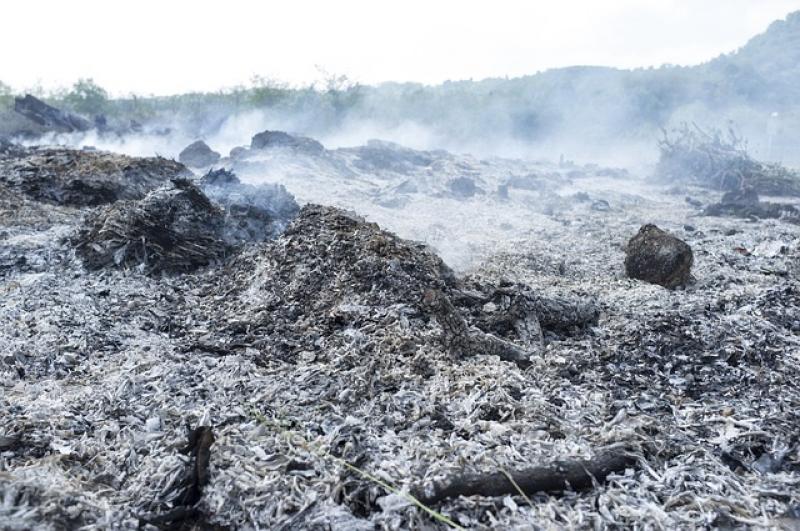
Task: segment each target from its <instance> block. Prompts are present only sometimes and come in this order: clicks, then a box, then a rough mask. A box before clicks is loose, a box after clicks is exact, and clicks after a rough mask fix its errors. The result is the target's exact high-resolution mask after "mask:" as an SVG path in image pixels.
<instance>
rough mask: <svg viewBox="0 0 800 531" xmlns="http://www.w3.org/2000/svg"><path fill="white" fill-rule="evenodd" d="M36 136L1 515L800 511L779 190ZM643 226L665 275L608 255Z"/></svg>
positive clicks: (17, 154)
mask: <svg viewBox="0 0 800 531" xmlns="http://www.w3.org/2000/svg"><path fill="white" fill-rule="evenodd" d="M273 134H275V135H277V133H275V132H273ZM281 134H283V133H281ZM257 136H258V135H257ZM276 139H277V140H276ZM262 140H263V137H262ZM33 144H34V142H27V143H26V146H21V145H18V144H11V143H5V144H3V143H0V301H1V302H0V412H1V413H2V423H0V529H4V530H6V529H7V530H27V529H54V530H61V529H87V530H89V529H217V530H229V529H253V530H255V529H281V530H304V529H319V530H323V529H333V530H340V529H341V530H373V529H374V530H384V529H449V528H465V529H605V528H614V529H628V528H634V529H698V528H700V529H706V528H707V529H733V528H750V529H798V528H800V384H798V382H800V224H798V219H799V218H798V215H797V214H798V212H800V211H799V210H797V208H800V198H798V197H797V196H798V195H800V194H795V193H794V192H793V190H789V189H788V188H787V190H788V192H787V193H785V194H784V193H775V190H774V189H773V188H769V187H768V186H766V185H764V184H763V183H762V181H756V180H752V181H748V182H752V183H755V184H754V187H760V188H759V189H758V192H759V194H760V197H755V198H753V197H750V196H748V197H747V198H745V199H741V198H740V197H739V196H737V195H735V194H740V193H743V190H745V188H747V189H748V190H750V189H749V188H748V187H746V186H745V185H744V184H742V183H737V185H736V186H732V185H728V184H727V183H723V182H722V181H719V182H718V181H714V183H715V184H719V186H709V185H708V182H706V181H703V178H702V176H697V175H691V174H690V172H688V170H687V175H686V178H685V179H683V180H679V179H674V178H671V179H669V180H665V179H664V178H663V173H664V172H663V165H662V169H661V174H662V175H661V177H660V178H659V177H658V176H657V174H658V173H659V170H658V168H654V167H649V168H631V169H627V170H626V169H621V168H604V167H601V166H598V165H577V164H573V163H570V162H563V161H562V162H561V163H560V164H558V163H553V162H547V161H534V160H523V159H519V160H511V159H503V158H486V159H482V158H479V157H475V156H471V155H466V154H455V153H450V152H446V151H418V150H411V149H408V148H405V147H402V146H400V145H397V144H393V143H388V142H379V141H375V142H370V143H368V144H366V145H364V146H358V147H352V148H338V149H326V148H324V147H323V146H322V145H321V144H318V143H316V142H315V141H313V140H311V139H307V138H303V137H295V136H290V135H286V136H285V137H281V136H273V137H270V138H268V139H267V140H266V141H263V142H261V143H260V144H259V143H257V142H256V139H255V138H254V139H253V144H252V145H251V146H250V147H244V148H237V149H236V150H234V153H232V155H231V156H227V157H223V158H219V156H217V157H211V158H209V159H207V160H200V161H199V163H198V165H190V164H188V163H187V164H186V165H184V164H181V163H179V162H177V161H173V160H171V159H165V158H155V157H154V158H141V157H129V156H126V155H120V154H114V153H110V152H104V151H97V150H92V149H82V148H81V147H80V146H75V147H72V148H69V147H63V146H62V147H34V146H33ZM211 147H212V148H213V147H214V146H211ZM201 151H202V150H201ZM212 160H213V162H211V161H212ZM221 169H224V171H221ZM672 169H673V170H674V167H673V168H672ZM695 169H696V168H695ZM787 171H788V170H787ZM673 175H674V171H673ZM764 175H765V176H766V177H764V178H765V179H767V178H769V179H772V178H773V177H775V174H774V173H769V174H767V173H764ZM775 178H776V179H777V177H775ZM780 178H781V179H782V178H783V176H782V174H781V176H780ZM770 182H778V181H770ZM784 182H785V181H783V180H781V181H780V183H784ZM745 184H747V183H745ZM778 191H780V190H778ZM748 193H749V192H748ZM752 193H753V194H755V192H752ZM731 194H734V195H731ZM712 205H713V206H714V208H716V210H714V211H713V212H715V213H717V214H720V215H708V213H709V212H711V211H709V210H708V209H709V208H710V207H712ZM720 205H721V206H720ZM776 205H778V206H776ZM648 224H653V225H656V226H657V227H658V228H659V229H661V230H663V231H666V233H668V234H667V235H664V234H663V233H661V232H660V231H658V233H657V234H656V236H654V238H655V240H653V241H656V243H654V244H652V245H654V246H655V247H652V246H651V247H646V248H645V250H644V251H642V252H644V253H645V256H644V257H643V258H642V260H646V261H647V260H649V261H652V262H647V263H648V264H651V263H655V264H656V265H654V266H653V267H654V268H655V269H658V268H660V267H662V266H664V264H665V263H666V265H665V266H664V267H666V268H668V269H670V270H669V271H667V272H666V273H665V275H666V276H668V277H669V280H666V281H665V282H664V283H666V284H669V286H668V287H663V286H662V285H659V282H655V281H645V280H640V279H637V278H632V276H636V275H633V274H632V273H631V272H630V271H628V270H627V269H626V261H631V262H630V263H632V260H633V258H631V257H630V256H629V255H631V254H633V253H636V252H638V251H637V249H638V250H639V251H641V248H639V247H636V246H635V245H634V244H633V242H631V244H630V245H629V242H630V240H631V239H632V238H634V237H635V236H637V234H638V233H639V232H640V229H642V228H643V226H645V225H648ZM643 230H644V229H643ZM653 230H655V229H653ZM643 234H644V233H643ZM648 234H649V233H648ZM660 238H663V239H664V240H662V239H660ZM666 238H669V239H670V240H669V242H668V243H664V244H663V245H667V244H669V245H673V242H677V240H675V239H676V238H677V239H679V240H682V241H683V242H685V244H688V246H689V247H690V248H691V252H690V254H689V255H688V258H686V256H683V257H682V258H681V260H683V261H682V262H680V263H679V264H677V265H676V263H673V262H671V260H672V259H673V258H674V256H673V255H672V254H670V253H671V252H672V251H671V250H670V249H664V248H663V247H659V246H660V245H662V244H661V243H660V242H662V241H666ZM678 243H679V242H678ZM678 243H675V245H677V244H678ZM647 245H651V244H650V243H647ZM681 245H682V244H681ZM680 249H683V247H681V248H680ZM676 252H677V251H676ZM647 253H649V254H647ZM687 260H688V261H687ZM656 273H658V274H660V273H662V271H661V270H659V271H657V272H656ZM656 273H653V274H656Z"/></svg>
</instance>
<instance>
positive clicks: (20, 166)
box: [0, 148, 191, 207]
mask: <svg viewBox="0 0 800 531" xmlns="http://www.w3.org/2000/svg"><path fill="white" fill-rule="evenodd" d="M189 175H191V172H189V170H187V169H186V167H185V166H184V165H183V164H180V163H179V162H175V161H172V160H169V159H164V158H161V157H149V158H137V157H128V156H125V155H117V154H113V153H106V152H100V151H92V150H74V149H65V148H25V149H10V150H7V151H4V152H2V153H0V183H2V184H5V185H6V186H8V187H9V188H12V189H14V190H17V191H19V192H20V193H22V194H24V195H26V196H28V197H29V198H31V199H34V200H36V201H42V202H46V203H54V204H58V205H69V206H76V207H84V206H97V205H104V204H108V203H113V202H114V201H119V200H124V199H141V198H142V197H144V195H145V194H147V192H149V191H151V190H154V189H155V188H158V187H159V186H161V185H163V184H166V183H168V182H169V180H170V179H172V178H175V177H182V176H189Z"/></svg>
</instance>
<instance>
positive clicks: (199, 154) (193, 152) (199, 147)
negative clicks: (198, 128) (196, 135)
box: [178, 140, 220, 168]
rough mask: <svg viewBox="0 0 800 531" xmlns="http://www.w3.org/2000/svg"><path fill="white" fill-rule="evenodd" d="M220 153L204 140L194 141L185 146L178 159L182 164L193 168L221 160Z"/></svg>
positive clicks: (203, 166)
mask: <svg viewBox="0 0 800 531" xmlns="http://www.w3.org/2000/svg"><path fill="white" fill-rule="evenodd" d="M219 157H220V155H219V153H217V152H216V151H214V150H212V149H211V148H210V147H208V144H206V143H205V142H203V141H202V140H198V141H196V142H192V143H191V144H189V145H188V146H186V147H185V148H184V150H183V151H181V152H180V154H179V155H178V160H180V161H181V163H182V164H186V165H187V166H191V167H193V168H205V167H206V166H211V165H212V164H215V163H216V162H217V161H218V160H219Z"/></svg>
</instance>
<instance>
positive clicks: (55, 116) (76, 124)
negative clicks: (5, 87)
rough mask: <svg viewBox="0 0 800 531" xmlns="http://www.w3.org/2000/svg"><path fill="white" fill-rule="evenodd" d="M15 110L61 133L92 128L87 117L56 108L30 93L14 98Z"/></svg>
mask: <svg viewBox="0 0 800 531" xmlns="http://www.w3.org/2000/svg"><path fill="white" fill-rule="evenodd" d="M14 111H16V112H17V113H19V114H21V115H22V116H24V117H25V118H28V119H29V120H32V121H34V122H36V123H37V124H39V125H41V126H43V127H46V128H48V129H51V130H53V131H56V132H59V133H74V132H76V131H77V132H83V131H88V130H89V129H91V128H92V123H91V122H90V121H89V120H87V119H86V118H83V117H81V116H78V115H76V114H72V113H68V112H65V111H62V110H61V109H56V108H55V107H53V106H51V105H48V104H46V103H45V102H43V101H42V100H40V99H39V98H36V97H34V96H31V95H30V94H26V95H25V97H24V98H15V99H14Z"/></svg>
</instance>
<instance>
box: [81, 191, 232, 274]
mask: <svg viewBox="0 0 800 531" xmlns="http://www.w3.org/2000/svg"><path fill="white" fill-rule="evenodd" d="M224 220H225V216H224V212H223V210H222V209H221V208H219V207H217V206H215V205H214V204H212V203H211V201H209V200H208V198H207V197H206V196H205V195H204V194H203V193H202V192H201V191H200V190H199V189H198V188H197V187H196V186H194V185H193V184H192V183H191V182H189V181H188V180H186V179H175V180H173V181H172V185H170V186H165V187H162V188H159V189H157V190H154V191H153V192H151V193H149V194H147V196H146V197H145V198H144V199H142V200H140V201H119V202H117V203H115V204H113V205H111V206H109V207H107V208H105V209H103V210H100V211H98V212H95V213H93V214H90V215H89V217H88V219H87V221H86V227H85V228H84V229H82V230H81V231H80V232H79V233H78V235H77V236H76V237H75V239H74V242H73V243H74V245H75V250H76V252H77V254H78V256H80V257H81V259H82V260H83V263H84V264H85V265H86V267H87V268H89V269H100V268H103V267H109V266H118V267H126V268H129V267H140V268H141V269H143V270H144V271H147V272H148V273H157V272H161V271H165V272H180V271H192V270H194V269H197V268H198V267H201V266H204V265H208V264H209V263H211V262H212V261H214V260H218V259H220V258H222V257H223V255H224V254H225V252H226V250H227V249H228V246H227V244H226V243H225V242H224V241H223V239H222V237H221V233H222V228H223V225H224Z"/></svg>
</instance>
